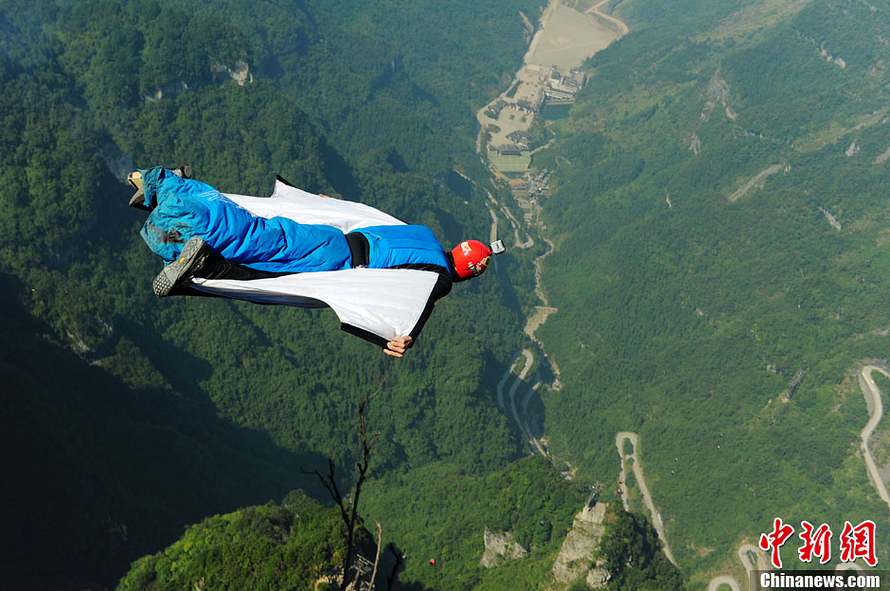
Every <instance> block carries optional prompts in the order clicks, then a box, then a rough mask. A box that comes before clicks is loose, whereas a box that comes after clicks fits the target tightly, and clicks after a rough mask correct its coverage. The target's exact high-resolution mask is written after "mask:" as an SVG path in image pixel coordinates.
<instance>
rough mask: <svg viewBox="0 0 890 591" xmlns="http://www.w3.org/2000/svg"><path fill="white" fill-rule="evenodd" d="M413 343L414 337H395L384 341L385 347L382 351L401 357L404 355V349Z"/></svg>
mask: <svg viewBox="0 0 890 591" xmlns="http://www.w3.org/2000/svg"><path fill="white" fill-rule="evenodd" d="M413 344H414V339H412V338H411V337H409V336H404V337H396V338H394V339H393V340H391V341H389V342H388V343H386V348H385V349H383V352H384V353H386V354H387V355H390V356H392V357H402V356H404V355H405V351H407V350H408V349H410V348H411V345H413Z"/></svg>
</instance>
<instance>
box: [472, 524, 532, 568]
mask: <svg viewBox="0 0 890 591" xmlns="http://www.w3.org/2000/svg"><path fill="white" fill-rule="evenodd" d="M483 539H484V541H485V551H484V552H483V553H482V560H480V561H479V566H484V567H485V568H491V567H492V566H495V565H497V564H500V563H501V562H503V561H505V560H518V559H519V558H525V557H526V556H527V555H528V550H526V549H525V548H523V547H522V546H521V545H519V543H518V542H517V541H516V540H515V539H513V534H512V533H510V532H508V531H507V532H502V533H498V532H493V531H491V530H489V529H488V528H485V534H484V535H483Z"/></svg>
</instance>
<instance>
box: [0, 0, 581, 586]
mask: <svg viewBox="0 0 890 591" xmlns="http://www.w3.org/2000/svg"><path fill="white" fill-rule="evenodd" d="M519 10H523V11H526V12H528V13H529V14H534V13H536V11H537V10H538V4H537V3H535V2H529V1H516V2H514V1H505V2H498V3H494V4H492V5H491V6H488V5H486V6H477V5H476V4H475V3H471V2H464V3H459V4H453V3H449V4H447V5H444V4H443V5H440V4H436V5H431V6H427V7H425V8H421V7H419V6H416V5H415V4H414V3H411V2H387V3H375V4H374V5H373V6H367V5H366V4H365V3H360V2H338V3H330V2H319V3H313V2H310V3H302V2H285V3H280V2H259V3H243V2H223V3H215V4H214V5H213V6H209V5H207V4H206V3H203V2H192V1H188V0H184V1H176V0H170V1H150V0H140V1H135V2H127V3H119V2H112V1H88V2H67V1H62V0H59V1H47V2H41V3H38V4H36V5H32V4H31V3H25V2H17V1H4V2H2V3H0V29H2V31H3V35H2V38H0V85H2V87H3V90H4V92H3V93H2V96H0V117H2V125H0V179H2V182H0V236H2V238H0V265H2V271H3V289H4V292H3V293H4V302H5V305H4V310H5V312H4V317H5V318H6V320H4V322H3V325H2V331H3V347H4V348H3V361H2V363H3V365H2V367H3V377H4V383H5V384H6V386H5V387H4V390H5V391H6V392H7V393H8V394H5V396H8V398H6V399H5V400H4V411H5V412H4V413H3V415H2V420H3V425H2V427H0V431H2V432H3V433H4V438H5V439H6V440H7V441H8V445H7V446H6V447H5V449H7V450H8V453H10V454H11V455H14V456H15V462H14V463H13V464H12V466H13V468H14V469H13V475H14V477H13V478H12V479H11V480H10V482H14V486H12V487H4V496H5V497H6V498H5V501H6V502H4V503H3V506H4V509H5V511H7V512H8V514H7V515H5V517H4V523H5V527H4V530H5V531H8V532H12V533H10V535H9V536H8V537H7V536H4V549H5V550H6V552H4V557H3V559H2V578H3V580H4V581H5V582H9V584H10V585H12V588H22V589H25V588H54V589H58V588H76V589H81V588H85V587H92V588H106V587H110V586H113V585H114V583H115V581H116V580H117V578H118V577H120V576H121V575H122V574H123V573H124V572H125V571H126V568H127V565H128V563H129V562H130V561H131V560H134V559H135V558H137V557H139V556H142V555H144V554H146V553H148V552H151V551H156V550H157V549H159V548H161V547H163V546H164V545H166V544H168V543H170V542H172V541H173V540H175V539H176V538H177V537H178V536H179V534H180V532H181V531H182V528H183V527H184V526H185V525H186V524H189V523H194V522H197V521H199V520H200V519H201V518H203V517H204V516H206V515H209V514H213V513H218V512H225V511H231V510H234V509H236V508H238V507H242V506H245V505H248V504H256V503H264V502H266V501H268V500H270V499H273V500H280V499H281V498H282V497H283V496H284V495H285V494H286V493H287V492H288V491H290V490H292V489H297V488H301V489H304V490H306V491H307V492H309V493H310V494H315V495H317V496H319V498H323V495H322V494H321V492H320V487H319V486H318V484H317V483H316V482H315V478H314V477H313V476H307V475H306V474H304V470H311V469H313V468H315V467H316V466H318V465H319V463H320V462H322V461H323V459H324V458H325V457H332V458H334V459H335V460H336V461H337V463H338V464H339V465H347V466H348V465H349V463H350V462H351V457H352V453H353V449H354V446H355V437H356V436H355V433H354V423H355V421H354V414H355V403H356V401H357V400H358V399H359V397H361V396H362V395H364V394H375V399H374V402H373V403H372V405H371V409H370V414H369V422H370V423H371V424H372V425H373V428H374V429H375V430H377V431H379V432H380V444H379V445H378V447H377V449H376V451H375V456H374V462H375V464H374V475H375V476H376V475H379V476H383V475H384V474H386V473H393V474H396V473H403V472H406V471H413V470H418V469H420V468H422V467H424V466H431V465H434V464H435V465H440V467H439V468H436V469H439V470H442V471H446V472H447V471H453V472H455V473H458V474H462V475H464V476H465V477H467V478H470V477H473V476H472V475H474V474H476V475H482V474H485V473H489V472H491V471H492V470H499V471H501V472H504V473H509V472H510V471H511V470H514V469H515V470H517V471H518V472H522V471H523V470H524V469H523V468H522V467H521V466H516V467H515V468H512V467H511V466H512V465H513V464H511V463H510V462H511V461H512V460H515V459H518V458H520V457H522V456H523V455H524V452H523V446H522V440H521V437H520V436H519V434H518V433H517V432H515V431H514V428H513V427H511V426H510V424H509V422H508V420H507V419H506V418H505V417H504V416H503V415H502V414H501V412H500V411H499V410H498V409H497V408H496V404H495V401H494V399H493V392H494V387H493V385H492V381H493V380H495V379H496V377H495V376H499V375H500V373H501V372H502V371H503V369H504V366H505V365H506V364H508V363H509V362H510V360H511V358H512V354H513V351H515V350H516V348H517V347H518V346H519V344H520V343H521V342H522V338H523V337H521V322H522V320H521V311H520V309H519V306H518V304H517V301H518V299H519V298H521V297H523V296H522V295H521V294H519V293H517V292H515V291H514V287H513V286H512V285H511V283H510V282H509V281H508V280H507V276H506V272H507V271H509V270H510V269H511V268H514V267H517V266H518V264H519V263H518V262H517V260H515V259H513V260H510V259H509V258H507V259H506V260H503V259H502V260H501V261H500V266H499V268H498V269H496V270H495V272H494V273H490V274H489V275H488V276H487V277H486V280H487V281H483V282H478V283H477V284H474V285H467V286H460V287H459V288H457V289H455V290H454V292H455V293H454V294H453V295H452V296H450V297H449V298H448V299H447V300H446V301H443V302H442V303H441V304H440V305H439V306H438V308H439V310H438V312H437V314H435V315H434V316H433V319H432V320H431V322H430V323H429V325H428V326H427V328H426V330H425V332H424V335H423V337H422V338H421V342H420V344H419V345H418V346H417V347H416V348H415V349H414V350H412V355H411V356H410V358H407V359H405V360H404V362H402V363H397V364H394V363H392V361H391V360H389V359H386V358H384V356H383V355H382V354H381V353H380V352H379V351H377V350H374V349H373V348H371V347H370V345H367V344H366V343H363V342H361V341H358V340H356V339H354V338H353V337H350V336H347V335H345V334H341V333H340V332H339V331H337V330H336V326H337V323H336V320H335V318H334V317H333V315H332V314H330V313H321V314H318V313H309V312H305V311H297V310H291V309H283V308H276V307H260V306H250V305H243V304H238V303H231V302H224V301H198V300H187V301H182V300H179V301H176V300H173V301H158V300H156V299H155V298H154V297H153V296H152V295H151V292H150V282H151V279H152V277H153V276H154V274H155V273H156V272H157V271H158V269H159V267H160V265H159V261H157V260H156V259H154V258H153V257H152V256H151V255H150V253H149V252H148V251H147V249H146V248H145V247H144V245H143V244H142V243H141V240H140V239H139V238H138V236H137V231H138V228H139V226H140V224H141V223H142V216H141V215H140V214H139V213H137V212H134V211H132V210H128V208H127V207H126V200H127V197H128V195H129V193H130V191H129V190H128V188H127V187H126V186H125V184H124V183H123V182H122V178H123V175H124V174H125V173H126V172H127V171H128V170H129V169H131V168H132V167H136V166H140V167H145V166H151V165H155V164H159V163H161V164H167V165H175V164H178V163H190V164H191V165H192V166H193V167H194V170H195V172H196V175H197V176H198V177H199V178H201V179H204V180H206V181H208V182H210V183H212V184H214V185H216V186H218V187H220V188H221V189H222V190H225V191H229V192H240V193H247V194H267V193H268V192H269V191H270V190H271V186H272V181H273V179H274V174H275V173H279V174H281V175H283V176H284V177H286V178H288V179H289V180H290V181H291V182H293V183H294V184H296V185H299V186H302V187H305V188H306V189H308V190H312V191H320V190H323V191H325V192H328V193H330V194H335V195H342V196H344V197H347V198H350V199H355V200H361V201H364V202H367V203H369V204H372V205H375V206H377V207H380V208H382V209H384V210H386V211H390V212H392V213H393V214H395V215H397V216H399V217H401V218H404V219H406V220H411V221H414V222H418V223H425V224H427V225H430V226H431V227H432V228H433V229H434V230H435V231H436V232H437V233H438V234H439V235H440V236H441V237H443V238H444V239H446V240H448V241H454V240H458V239H460V238H462V237H465V236H472V235H477V236H480V237H485V236H487V233H488V224H489V218H488V214H487V212H486V210H485V208H484V205H483V201H482V196H481V194H480V193H479V192H478V191H477V190H476V189H474V188H473V186H472V185H470V184H469V183H466V182H463V184H462V185H458V184H455V182H454V179H453V178H452V177H453V176H456V175H454V173H452V172H451V171H452V169H453V168H454V167H455V166H457V167H458V168H459V169H463V170H466V172H467V173H469V174H472V173H473V171H472V170H469V167H473V166H475V167H476V169H477V170H481V166H480V164H479V163H478V160H477V159H476V158H475V156H474V155H473V153H472V151H471V150H472V141H473V137H474V134H475V129H474V128H473V126H472V120H471V119H468V118H467V116H466V114H467V113H468V112H472V111H471V110H472V108H474V107H476V106H478V105H481V104H482V103H484V101H485V100H486V98H487V96H489V95H490V94H492V93H496V92H497V91H498V89H499V86H500V85H501V84H502V83H503V82H504V81H505V80H506V79H507V77H508V73H509V72H510V71H511V70H512V69H513V68H514V67H515V65H516V63H518V60H519V59H520V57H521V55H522V52H523V47H524V44H525V39H524V36H523V32H524V29H523V24H522V20H521V19H520V18H519V16H518V11H519ZM421 14H422V15H423V18H420V16H421ZM393 18H395V19H397V20H398V19H407V20H408V21H410V22H418V23H420V26H418V27H413V28H412V27H404V26H395V25H397V24H398V23H391V22H390V19H393ZM384 29H386V30H387V31H388V33H387V34H386V35H382V34H381V33H380V31H382V30H384ZM457 39H461V41H460V42H457V41H456V40H457ZM467 40H470V41H467ZM431 56H439V58H440V59H433V58H432V57H431ZM453 69H458V70H459V71H460V76H457V75H456V74H455V72H454V71H453ZM468 146H469V148H467V147H468ZM480 179H482V177H480ZM431 469H432V468H431ZM348 472H349V471H348V470H345V471H344V472H343V473H344V474H348ZM479 477H480V478H481V476H479ZM557 477H558V475H557ZM484 482H487V481H484ZM344 484H348V482H347V483H344ZM435 484H436V486H430V488H429V489H428V490H427V491H425V492H424V494H426V495H429V496H431V497H433V498H435V497H437V496H440V495H442V494H444V491H447V490H448V489H449V487H450V486H451V482H450V481H437V482H436V483H435ZM480 486H481V485H480ZM480 490H485V489H484V487H482V488H481V489H480ZM396 493H398V494H402V495H411V496H412V498H414V499H416V501H417V502H420V503H423V502H424V497H421V496H420V495H419V494H414V493H412V492H411V491H410V490H400V491H394V492H393V493H391V494H396ZM391 494H390V493H389V492H387V491H385V490H383V489H382V487H380V489H379V492H378V491H377V490H375V487H374V486H370V485H369V486H368V492H367V495H368V497H369V498H371V499H373V498H375V495H376V496H377V497H379V498H380V499H381V502H382V501H383V499H386V498H391ZM581 496H583V495H581ZM581 496H579V495H578V494H575V495H570V496H569V497H565V498H564V502H565V503H566V504H565V505H564V506H562V507H561V509H560V510H561V511H562V512H563V513H566V512H568V513H570V512H571V511H572V510H573V509H575V508H576V505H579V504H580V503H581V501H582V498H581ZM386 511H388V512H386ZM399 513H400V511H399V508H398V507H393V508H391V509H386V510H385V512H384V514H383V515H382V516H381V519H384V520H386V519H387V518H390V519H393V520H395V519H397V518H398V517H399ZM544 517H545V516H544V515H542V516H541V517H539V519H540V518H544ZM554 519H556V518H554ZM385 522H386V521H385ZM393 526H395V523H393ZM405 527H407V526H405ZM465 535H466V536H468V537H469V536H475V537H476V538H478V539H480V540H481V536H482V530H481V529H480V530H479V531H474V532H465ZM554 543H555V542H554Z"/></svg>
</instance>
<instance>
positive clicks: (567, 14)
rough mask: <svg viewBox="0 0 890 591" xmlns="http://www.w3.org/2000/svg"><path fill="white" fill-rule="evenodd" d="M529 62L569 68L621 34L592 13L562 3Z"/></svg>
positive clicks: (529, 56) (537, 40) (557, 7)
mask: <svg viewBox="0 0 890 591" xmlns="http://www.w3.org/2000/svg"><path fill="white" fill-rule="evenodd" d="M552 10H553V12H552V14H550V19H549V21H548V22H547V26H546V27H545V28H544V30H543V31H542V32H541V35H540V36H539V38H536V39H535V41H536V43H535V45H534V47H533V48H532V50H531V51H529V55H528V56H527V59H526V62H527V63H529V64H537V65H539V66H545V67H546V66H556V67H557V68H560V69H564V70H566V71H568V70H570V69H571V68H573V67H576V66H577V65H578V64H580V63H581V62H583V61H584V60H585V59H587V58H589V57H590V56H592V55H593V54H595V53H596V52H598V51H600V50H601V49H604V48H606V47H607V46H608V45H609V44H610V43H612V41H614V40H615V39H617V38H618V37H620V34H619V33H618V32H616V31H614V30H613V29H612V28H610V27H608V26H606V25H605V24H603V23H602V22H600V21H599V20H597V18H594V17H593V16H591V15H590V14H584V13H583V12H578V11H577V10H575V9H574V8H570V7H568V6H565V5H564V4H558V5H556V6H555V7H554V8H553V9H552Z"/></svg>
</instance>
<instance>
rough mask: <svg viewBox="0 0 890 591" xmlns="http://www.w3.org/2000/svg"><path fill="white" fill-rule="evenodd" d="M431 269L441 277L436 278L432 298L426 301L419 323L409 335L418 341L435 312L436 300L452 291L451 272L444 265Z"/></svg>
mask: <svg viewBox="0 0 890 591" xmlns="http://www.w3.org/2000/svg"><path fill="white" fill-rule="evenodd" d="M429 270H431V271H435V272H436V273H438V275H439V278H438V279H437V280H436V285H434V286H433V291H432V293H430V299H429V300H427V302H426V307H425V308H424V309H423V312H422V313H421V315H420V318H419V319H418V320H417V324H415V325H414V329H413V330H412V331H411V334H410V335H409V336H410V337H411V339H412V340H413V341H417V337H418V336H420V331H422V330H423V327H424V326H425V325H426V321H427V320H429V319H430V316H431V315H432V313H433V308H435V306H436V302H437V301H438V300H440V299H442V298H444V297H445V296H447V295H448V294H449V293H451V285H452V283H453V281H452V280H451V273H449V272H448V270H447V269H443V268H442V267H433V268H432V269H429Z"/></svg>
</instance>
